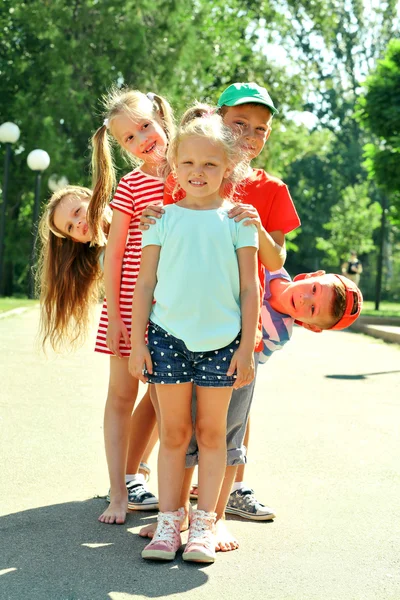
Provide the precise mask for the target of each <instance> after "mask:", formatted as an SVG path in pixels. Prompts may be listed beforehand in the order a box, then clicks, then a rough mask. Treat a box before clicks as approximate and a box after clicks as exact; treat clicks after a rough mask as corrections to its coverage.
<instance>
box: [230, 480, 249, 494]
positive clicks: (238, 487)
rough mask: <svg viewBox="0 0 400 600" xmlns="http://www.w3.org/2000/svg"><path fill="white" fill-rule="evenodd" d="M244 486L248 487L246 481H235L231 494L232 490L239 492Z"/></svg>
mask: <svg viewBox="0 0 400 600" xmlns="http://www.w3.org/2000/svg"><path fill="white" fill-rule="evenodd" d="M244 488H247V485H246V484H245V482H244V481H235V483H234V484H233V486H232V489H231V494H232V492H237V491H238V490H242V489H244Z"/></svg>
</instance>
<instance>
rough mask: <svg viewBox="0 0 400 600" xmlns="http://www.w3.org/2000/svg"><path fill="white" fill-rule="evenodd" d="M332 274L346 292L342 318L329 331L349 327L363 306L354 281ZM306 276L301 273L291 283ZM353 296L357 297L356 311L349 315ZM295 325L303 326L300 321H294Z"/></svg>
mask: <svg viewBox="0 0 400 600" xmlns="http://www.w3.org/2000/svg"><path fill="white" fill-rule="evenodd" d="M333 274H334V275H335V277H337V278H338V279H340V281H341V282H342V283H343V285H344V288H345V290H346V308H345V309H344V313H343V316H342V317H341V318H340V319H339V321H338V322H337V323H335V325H334V326H333V327H329V329H346V327H349V326H350V325H351V324H352V323H354V321H355V320H356V319H358V317H359V316H360V313H361V309H362V304H363V297H362V294H361V291H360V290H359V288H358V287H357V286H356V284H355V283H354V281H351V279H348V278H347V277H344V276H343V275H337V274H336V273H333ZM307 275H308V273H301V274H300V275H296V276H295V277H294V278H293V281H300V280H302V279H306V277H307ZM310 279H311V278H310ZM354 294H356V296H357V310H356V312H355V313H354V314H351V313H352V311H353V307H354ZM295 323H296V324H297V325H303V323H302V322H301V321H297V319H296V320H295Z"/></svg>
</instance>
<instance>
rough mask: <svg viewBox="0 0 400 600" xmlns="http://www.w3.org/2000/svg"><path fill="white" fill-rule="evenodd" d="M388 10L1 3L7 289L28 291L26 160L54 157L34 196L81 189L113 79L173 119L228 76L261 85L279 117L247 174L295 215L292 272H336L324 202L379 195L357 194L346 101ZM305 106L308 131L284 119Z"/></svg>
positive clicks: (356, 0) (357, 130)
mask: <svg viewBox="0 0 400 600" xmlns="http://www.w3.org/2000/svg"><path fill="white" fill-rule="evenodd" d="M396 4H397V2H396V0H382V2H381V3H379V5H377V3H376V2H374V1H373V0H363V1H361V0H346V1H345V2H343V1H342V0H330V1H329V2H328V0H313V1H312V2H310V1H309V0H257V1H256V0H213V2H212V3H210V2H208V1H207V0H151V1H150V0H102V1H99V0H72V1H71V2H66V1H65V0H29V2H28V1H27V0H25V1H23V0H22V1H21V2H18V3H16V2H14V1H13V0H3V2H2V3H1V7H0V26H1V29H2V31H3V35H2V36H1V39H0V59H1V61H0V64H1V67H0V77H1V78H0V81H1V88H2V89H1V92H2V93H1V95H0V109H1V114H2V117H3V120H4V121H14V122H15V123H17V124H18V125H19V127H20V129H21V139H20V142H19V145H18V147H17V148H15V153H14V156H13V160H12V165H11V167H12V169H11V178H10V189H9V199H8V202H9V208H8V214H7V240H6V242H7V245H6V256H7V272H8V276H7V290H6V291H7V292H8V293H12V292H14V293H15V292H23V291H25V290H26V283H27V277H26V276H27V272H28V267H27V264H28V258H29V249H30V245H31V240H32V236H31V233H30V231H31V219H32V204H33V187H34V176H33V174H32V173H31V172H30V171H29V170H28V169H27V167H26V156H27V154H28V153H29V152H30V151H31V150H33V149H34V148H43V149H44V150H46V151H47V152H48V153H49V155H50V157H51V165H50V168H49V169H48V170H47V171H46V172H45V174H44V178H43V186H42V197H43V199H45V198H47V197H48V192H47V180H48V178H49V177H50V176H51V175H54V174H55V175H57V176H65V177H67V178H68V180H69V181H70V182H71V183H75V184H84V185H88V184H90V172H89V164H90V151H89V144H88V141H89V138H90V136H91V135H92V134H93V132H94V131H95V130H96V129H97V127H98V126H99V125H100V124H101V122H102V115H101V108H100V107H101V104H100V99H101V96H102V95H103V94H104V93H105V92H106V91H107V89H108V88H109V87H110V86H111V85H112V84H116V85H120V86H122V85H128V86H130V87H132V88H138V89H141V90H143V91H153V92H158V93H160V94H162V95H165V96H166V97H167V98H168V99H169V100H170V101H171V103H172V105H173V107H174V108H175V110H176V113H177V115H178V117H179V114H180V113H181V112H182V111H183V110H184V109H185V108H186V107H187V106H188V104H190V103H191V102H192V101H193V100H194V99H198V100H206V101H211V102H215V100H216V98H217V96H218V94H219V93H220V92H221V91H222V90H223V89H224V88H225V87H226V86H227V85H229V84H230V83H232V82H234V81H257V82H259V83H264V85H266V87H267V88H268V89H269V91H270V92H271V95H272V97H273V99H274V101H275V102H276V104H277V106H278V108H279V111H280V114H279V115H278V116H277V117H275V118H274V124H273V132H272V135H271V137H270V139H269V141H268V144H267V148H266V151H265V152H264V153H263V154H262V155H261V156H260V157H259V159H258V161H257V165H258V166H260V167H263V168H266V170H268V171H269V172H271V173H272V174H274V175H277V176H280V177H281V178H282V179H284V181H285V182H286V183H288V185H289V188H290V191H291V195H292V197H293V200H294V202H295V204H296V207H297V209H298V212H299V215H300V217H301V220H302V227H301V230H300V231H299V232H296V234H294V235H293V236H292V240H291V246H290V253H289V256H288V267H289V269H290V270H292V271H293V272H295V271H298V270H302V271H304V270H308V269H315V268H318V266H320V263H321V262H322V260H325V262H326V261H327V260H328V261H329V257H331V258H330V260H332V261H333V262H332V263H331V266H332V267H334V266H336V264H337V259H336V257H335V256H334V255H333V254H332V253H331V252H330V251H329V250H328V248H327V247H326V246H325V247H324V246H321V245H320V244H318V245H317V239H318V238H324V239H325V238H326V237H327V229H326V228H325V227H324V225H326V223H327V222H332V223H333V221H334V224H332V227H333V228H332V229H331V230H328V231H331V232H333V231H334V230H335V227H336V228H339V227H340V219H342V222H341V223H342V225H341V227H342V230H343V236H346V235H347V236H348V246H350V245H351V235H352V232H351V228H350V229H349V228H348V224H347V222H346V218H345V215H344V212H343V210H342V211H335V210H334V207H335V206H336V205H339V206H344V205H345V203H346V202H347V199H348V196H349V195H351V193H353V192H351V190H353V191H354V190H355V191H354V194H355V195H356V197H357V198H359V199H361V200H362V201H364V199H365V198H369V199H370V200H369V202H370V203H371V202H373V201H374V200H375V198H374V190H373V188H369V189H366V188H365V186H364V182H365V180H366V177H367V171H366V166H365V157H364V156H363V152H364V150H363V148H364V146H365V145H366V144H367V143H368V142H370V143H371V142H372V143H374V139H375V138H372V136H371V134H370V133H369V131H368V130H365V129H362V128H361V125H360V123H359V122H358V121H356V120H355V119H354V106H355V104H356V102H357V99H358V98H359V96H360V93H361V87H360V82H361V81H362V80H363V79H365V77H366V76H367V74H368V73H369V72H370V71H373V70H374V69H375V67H376V63H377V60H378V59H380V58H381V57H382V56H383V51H384V48H385V47H386V46H387V44H388V42H389V40H390V38H391V37H393V34H394V32H396V30H397V29H396V28H398V14H397V10H398V9H397V7H396ZM396 60H397V59H396ZM394 93H395V92H394V88H393V94H394ZM303 110H308V111H310V112H311V113H312V114H313V115H314V117H315V124H314V126H308V127H306V126H304V125H301V124H299V123H296V122H295V121H293V120H292V118H291V111H300V112H301V111H303ZM375 135H379V134H375ZM383 138H384V140H386V141H387V140H388V139H389V138H387V137H385V136H383ZM383 138H382V139H383ZM392 138H393V136H392ZM392 138H390V140H391V141H390V143H391V144H392ZM382 139H380V143H381V142H382ZM385 143H386V142H385ZM369 148H371V146H370V147H369ZM367 150H368V147H367ZM380 150H382V151H387V150H388V147H384V148H380ZM368 152H372V150H368ZM368 156H369V159H368V160H370V162H371V164H373V165H374V168H378V167H377V165H378V162H379V160H381V163H382V164H381V167H382V169H383V168H384V169H386V170H390V172H392V171H394V169H392V166H391V165H392V164H393V165H394V164H395V159H393V155H390V156H389V157H387V156H386V157H385V156H384V154H381V155H380V157H378V156H377V154H376V153H374V154H373V155H372V154H368ZM392 159H393V160H392ZM118 164H119V167H120V169H121V170H122V171H123V170H126V169H127V166H126V165H125V164H123V162H122V159H121V161H119V163H118ZM367 166H368V162H367ZM360 186H361V187H360ZM361 189H362V190H363V191H362V193H361V191H360V190H361ZM361 200H360V201H361ZM367 210H368V201H367V200H366V204H365V205H363V209H362V211H364V212H365V211H367ZM329 235H333V233H331V234H329ZM16 240H18V243H17V242H16ZM343 243H345V242H344V241H343Z"/></svg>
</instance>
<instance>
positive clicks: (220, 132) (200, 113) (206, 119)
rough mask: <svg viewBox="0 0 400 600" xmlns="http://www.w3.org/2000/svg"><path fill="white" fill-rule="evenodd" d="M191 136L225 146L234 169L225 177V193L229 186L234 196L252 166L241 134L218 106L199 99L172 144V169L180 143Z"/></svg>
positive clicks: (170, 148)
mask: <svg viewBox="0 0 400 600" xmlns="http://www.w3.org/2000/svg"><path fill="white" fill-rule="evenodd" d="M190 136H198V137H204V138H207V139H208V140H210V141H211V142H212V143H214V144H216V145H218V146H221V147H222V148H223V150H224V152H225V155H226V158H227V162H228V166H229V167H230V169H231V173H230V175H229V176H228V177H227V178H226V179H224V181H223V185H224V196H225V195H226V193H227V190H228V188H229V197H230V198H232V196H233V194H234V192H235V191H237V187H238V185H239V184H240V182H241V181H242V180H243V179H244V178H245V176H246V172H247V169H248V159H247V155H246V153H244V152H243V150H242V149H241V147H240V137H239V136H237V135H236V134H235V133H234V132H233V131H232V130H231V129H230V128H229V127H227V126H226V125H225V124H224V122H223V120H222V117H221V116H220V115H219V114H218V113H217V112H216V109H214V108H213V107H212V106H209V105H208V104H202V103H196V104H194V105H193V106H192V107H191V108H189V109H188V110H187V111H186V112H185V113H184V114H183V116H182V119H181V122H180V125H179V128H178V130H177V132H176V134H175V136H174V138H173V139H172V140H171V142H170V144H169V146H168V151H167V160H168V163H169V166H170V168H171V169H172V171H174V170H176V163H177V156H178V149H179V145H180V143H181V142H182V140H183V139H185V138H186V137H190ZM177 187H178V188H179V186H177ZM175 191H176V190H174V192H173V194H174V193H175Z"/></svg>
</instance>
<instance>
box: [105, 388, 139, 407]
mask: <svg viewBox="0 0 400 600" xmlns="http://www.w3.org/2000/svg"><path fill="white" fill-rule="evenodd" d="M136 394H137V390H135V389H134V387H132V386H121V387H120V388H118V387H117V386H112V385H110V387H109V390H108V398H107V403H108V404H111V406H112V407H113V408H114V409H115V410H118V411H123V412H126V411H130V412H132V410H133V406H134V404H135V400H136Z"/></svg>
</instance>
